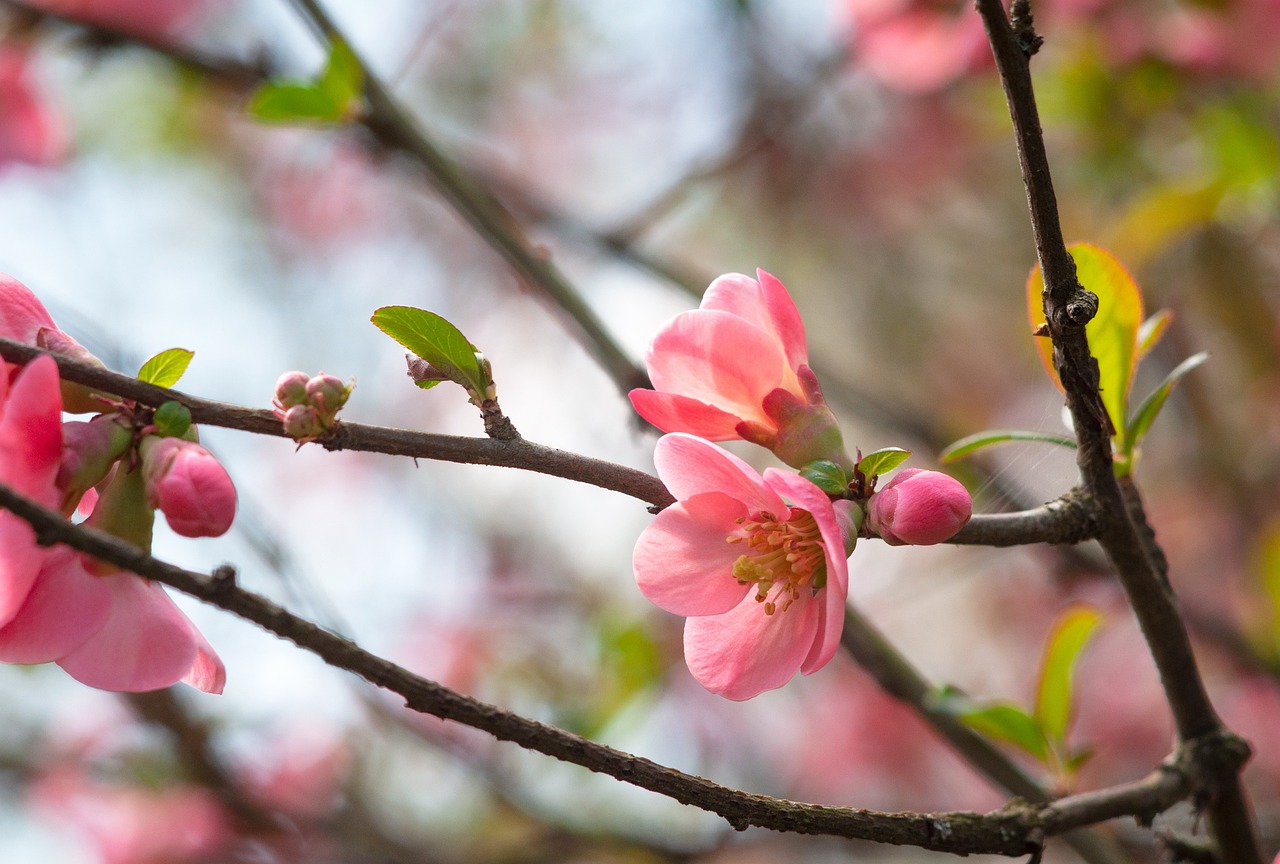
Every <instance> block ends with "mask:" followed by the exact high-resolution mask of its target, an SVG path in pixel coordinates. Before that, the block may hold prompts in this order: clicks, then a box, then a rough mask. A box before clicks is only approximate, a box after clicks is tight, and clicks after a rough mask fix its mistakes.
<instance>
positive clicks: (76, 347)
mask: <svg viewBox="0 0 1280 864" xmlns="http://www.w3.org/2000/svg"><path fill="white" fill-rule="evenodd" d="M0 86H2V83H0ZM0 336H2V337H4V338H5V339H12V340H14V341H15V342H24V343H26V344H27V345H35V346H37V347H39V348H44V349H45V350H47V351H52V352H53V353H55V354H64V355H66V356H68V357H74V358H75V359H77V360H84V361H86V362H89V363H99V365H101V364H100V362H99V360H98V358H97V357H94V356H93V355H92V354H90V353H89V352H88V351H87V350H86V349H85V347H84V346H83V345H81V344H80V343H79V342H77V341H76V340H74V339H72V338H71V337H70V336H68V335H67V334H66V333H63V332H62V331H61V330H59V329H58V325H57V324H54V323H53V318H52V317H51V316H50V315H49V310H47V309H45V308H44V304H43V303H41V302H40V300H39V299H38V298H37V297H36V295H35V294H32V293H31V289H29V288H28V287H27V286H26V285H23V284H22V283H21V282H19V281H18V280H17V279H14V278H13V277H12V276H6V275H5V274H3V273H0ZM16 368H17V367H16V366H12V365H10V366H9V369H10V374H13V372H14V370H16ZM61 387H62V410H64V411H69V412H71V413H73V414H78V413H84V412H86V411H99V410H101V409H102V402H101V401H99V400H98V399H95V398H94V397H93V395H92V391H91V390H89V389H88V388H87V387H82V386H80V385H79V384H71V383H70V382H65V381H64V382H63V383H62V385H61Z"/></svg>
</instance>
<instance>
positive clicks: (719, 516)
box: [632, 492, 747, 615]
mask: <svg viewBox="0 0 1280 864" xmlns="http://www.w3.org/2000/svg"><path fill="white" fill-rule="evenodd" d="M746 513H747V508H746V507H744V506H743V504H742V502H740V501H737V500H735V499H733V498H730V497H729V496H728V495H724V494H721V493H719V492H709V493H707V494H704V495H694V496H693V497H692V498H689V499H688V500H686V501H681V502H679V503H677V504H672V505H671V506H670V507H668V508H667V509H665V510H663V511H662V512H661V513H659V514H658V515H657V516H656V517H655V518H654V520H653V522H651V523H650V524H649V526H648V527H647V528H645V529H644V532H643V533H642V534H641V535H640V539H639V540H637V541H636V549H635V553H634V555H633V556H632V566H633V568H634V569H635V574H636V584H637V585H639V586H640V593H642V594H644V596H645V597H647V598H649V600H650V601H651V602H652V603H653V604H654V605H656V606H658V607H660V608H662V609H665V610H667V611H668V612H671V613H674V614H676V615H719V614H721V613H724V612H728V611H729V610H730V609H732V608H733V607H734V606H736V605H737V604H738V602H739V601H740V600H742V597H743V595H744V594H746V593H747V586H746V585H743V584H740V583H739V582H738V580H737V579H735V578H734V576H733V562H734V561H736V560H737V559H738V558H739V557H740V556H741V555H742V552H743V549H742V547H741V546H740V545H735V544H730V543H727V542H725V541H726V538H727V537H728V535H729V532H731V531H732V530H733V529H734V527H735V526H734V520H735V519H738V518H739V517H741V516H744V515H746Z"/></svg>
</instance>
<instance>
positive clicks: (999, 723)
mask: <svg viewBox="0 0 1280 864" xmlns="http://www.w3.org/2000/svg"><path fill="white" fill-rule="evenodd" d="M926 704H928V705H929V707H931V708H933V709H934V710H936V711H941V712H942V713H944V714H948V715H950V716H952V717H955V718H956V719H957V720H959V721H960V722H961V723H963V724H964V725H965V726H968V727H969V728H970V729H973V730H974V731H976V732H980V733H982V734H983V735H986V736H987V737H989V738H995V739H997V740H1000V741H1007V742H1008V743H1010V744H1013V745H1014V746H1016V747H1018V748H1020V749H1022V750H1024V751H1026V752H1027V753H1029V754H1031V755H1032V756H1034V757H1035V758H1036V759H1038V760H1040V761H1041V762H1048V760H1049V750H1048V748H1047V747H1046V746H1045V739H1044V735H1043V734H1042V733H1041V731H1040V726H1039V724H1038V723H1037V722H1036V720H1035V718H1034V717H1032V716H1031V715H1029V714H1027V712H1026V711H1023V710H1022V709H1021V708H1019V707H1018V706H1017V705H1014V704H1012V703H1010V702H993V703H990V704H986V705H976V704H975V703H974V701H973V700H972V699H970V698H969V697H968V696H966V695H964V693H962V692H961V691H959V690H957V689H956V688H955V687H952V686H951V685H950V684H946V685H943V686H941V687H938V688H935V689H934V690H933V691H932V692H931V693H930V694H929V695H928V697H927V698H926Z"/></svg>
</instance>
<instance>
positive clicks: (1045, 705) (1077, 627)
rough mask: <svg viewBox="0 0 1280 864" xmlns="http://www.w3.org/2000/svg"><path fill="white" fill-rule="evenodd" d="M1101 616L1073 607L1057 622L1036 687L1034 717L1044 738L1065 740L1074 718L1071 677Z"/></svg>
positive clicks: (1092, 611)
mask: <svg viewBox="0 0 1280 864" xmlns="http://www.w3.org/2000/svg"><path fill="white" fill-rule="evenodd" d="M1101 620H1102V616H1101V615H1100V614H1099V613H1098V612H1097V611H1096V610H1094V609H1091V608H1090V607H1088V606H1073V607H1071V608H1070V609H1068V610H1067V611H1066V612H1064V613H1063V614H1062V615H1061V616H1060V617H1059V618H1058V620H1057V622H1056V623H1055V624H1054V627H1053V631H1052V632H1051V633H1050V634H1049V641H1048V643H1047V644H1046V646H1045V652H1044V657H1043V659H1042V660H1041V664H1040V686H1039V687H1038V688H1037V689H1036V707H1035V719H1036V722H1037V724H1038V726H1039V727H1040V728H1041V729H1042V730H1043V731H1044V735H1045V737H1046V738H1047V739H1048V740H1050V741H1054V742H1061V741H1063V740H1065V738H1066V735H1067V724H1068V723H1069V722H1070V720H1071V680H1072V676H1073V672H1074V670H1075V664H1076V658H1078V657H1079V656H1080V652H1081V651H1082V650H1084V646H1085V645H1086V644H1088V641H1089V637H1090V636H1091V635H1093V631H1094V629H1095V628H1096V627H1097V626H1098V624H1099V622H1100V621H1101Z"/></svg>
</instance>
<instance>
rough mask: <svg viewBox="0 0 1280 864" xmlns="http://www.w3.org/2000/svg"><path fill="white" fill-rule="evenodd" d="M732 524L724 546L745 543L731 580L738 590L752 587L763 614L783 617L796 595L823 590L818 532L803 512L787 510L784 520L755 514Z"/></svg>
mask: <svg viewBox="0 0 1280 864" xmlns="http://www.w3.org/2000/svg"><path fill="white" fill-rule="evenodd" d="M737 524H738V525H739V527H738V528H736V529H735V530H734V532H733V533H732V534H730V535H729V536H728V537H726V538H725V540H726V541H727V542H729V543H745V544H746V545H747V552H746V554H744V555H743V556H742V557H741V558H739V559H738V560H737V561H734V562H733V575H734V577H735V578H736V579H737V580H738V582H740V583H741V584H743V585H750V584H753V583H754V584H755V586H756V594H755V599H756V602H757V603H763V604H764V614H766V615H772V614H774V613H775V612H777V611H779V610H781V611H783V612H786V611H787V609H788V608H790V606H791V604H792V603H793V602H795V601H796V600H797V599H798V598H799V597H800V592H801V591H802V590H804V589H808V590H810V591H813V592H816V591H817V590H818V589H819V588H821V587H822V586H823V585H825V584H826V580H827V558H826V555H825V553H824V552H823V546H822V532H821V531H820V530H819V529H818V523H817V522H816V521H815V520H814V518H813V514H812V513H810V512H809V511H808V510H802V509H800V508H798V507H793V508H791V510H790V512H789V513H787V515H786V517H785V518H784V519H779V518H778V517H777V516H775V515H774V514H772V513H768V512H760V513H757V514H755V515H754V516H751V517H746V516H743V517H739V518H738V519H737ZM770 595H772V596H770Z"/></svg>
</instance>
